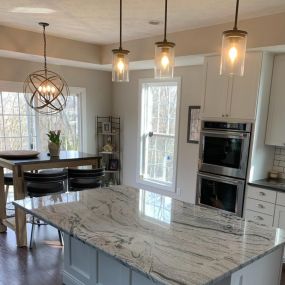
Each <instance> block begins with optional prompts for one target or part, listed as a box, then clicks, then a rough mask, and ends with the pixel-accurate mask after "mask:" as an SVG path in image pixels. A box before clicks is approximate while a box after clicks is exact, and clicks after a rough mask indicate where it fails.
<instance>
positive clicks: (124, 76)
mask: <svg viewBox="0 0 285 285" xmlns="http://www.w3.org/2000/svg"><path fill="white" fill-rule="evenodd" d="M112 52H113V69H112V81H114V82H128V81H129V58H128V54H129V51H128V50H126V49H123V48H122V0H120V46H119V48H118V49H113V50H112Z"/></svg>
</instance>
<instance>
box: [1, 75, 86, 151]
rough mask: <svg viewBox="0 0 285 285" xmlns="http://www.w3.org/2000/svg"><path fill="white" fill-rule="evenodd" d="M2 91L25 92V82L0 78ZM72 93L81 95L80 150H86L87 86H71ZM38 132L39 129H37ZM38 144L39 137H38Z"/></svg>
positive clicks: (79, 108)
mask: <svg viewBox="0 0 285 285" xmlns="http://www.w3.org/2000/svg"><path fill="white" fill-rule="evenodd" d="M0 91H1V92H17V93H23V83H22V82H14V81H3V80H0ZM69 91H70V93H71V94H76V95H79V106H78V111H79V139H80V141H79V151H81V152H84V151H86V149H87V142H86V138H87V130H86V128H83V127H82V126H83V125H85V126H86V122H87V116H86V88H82V87H69ZM36 115H37V114H36ZM38 127H39V126H38V122H37V120H36V128H38ZM36 133H38V130H37V131H36ZM37 144H38V138H37Z"/></svg>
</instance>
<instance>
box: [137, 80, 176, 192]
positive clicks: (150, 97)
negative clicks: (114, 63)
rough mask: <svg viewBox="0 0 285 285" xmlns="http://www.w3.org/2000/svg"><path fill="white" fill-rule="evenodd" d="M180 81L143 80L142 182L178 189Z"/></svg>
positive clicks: (140, 162)
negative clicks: (176, 186)
mask: <svg viewBox="0 0 285 285" xmlns="http://www.w3.org/2000/svg"><path fill="white" fill-rule="evenodd" d="M179 86H180V85H179V81H178V80H171V81H159V82H158V81H152V82H150V81H141V84H140V95H141V105H140V139H139V144H140V145H139V147H140V157H139V176H138V182H139V183H143V184H147V185H151V186H154V187H158V188H161V189H164V190H171V191H174V190H175V184H176V160H177V159H176V157H177V142H178V140H177V129H178V127H177V126H178V118H179V112H178V111H179V92H180V90H179Z"/></svg>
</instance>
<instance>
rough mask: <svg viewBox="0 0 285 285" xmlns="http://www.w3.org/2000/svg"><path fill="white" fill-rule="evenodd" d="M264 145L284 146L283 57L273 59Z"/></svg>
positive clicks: (284, 88) (284, 66)
mask: <svg viewBox="0 0 285 285" xmlns="http://www.w3.org/2000/svg"><path fill="white" fill-rule="evenodd" d="M265 143H266V144H268V145H276V146H285V55H277V56H275V59H274V68H273V77H272V84H271V93H270V103H269V113H268V120H267V131H266V140H265Z"/></svg>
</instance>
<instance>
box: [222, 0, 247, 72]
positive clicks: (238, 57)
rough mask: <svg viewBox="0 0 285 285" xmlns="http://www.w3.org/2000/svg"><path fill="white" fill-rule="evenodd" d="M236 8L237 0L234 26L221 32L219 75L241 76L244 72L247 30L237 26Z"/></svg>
mask: <svg viewBox="0 0 285 285" xmlns="http://www.w3.org/2000/svg"><path fill="white" fill-rule="evenodd" d="M238 10H239V0H237V1H236V14H235V24H234V28H233V29H232V30H228V31H224V32H223V42H222V56H221V65H220V74H221V75H238V76H243V73H244V61H245V54H246V41H247V32H246V31H241V30H238V28H237V21H238Z"/></svg>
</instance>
